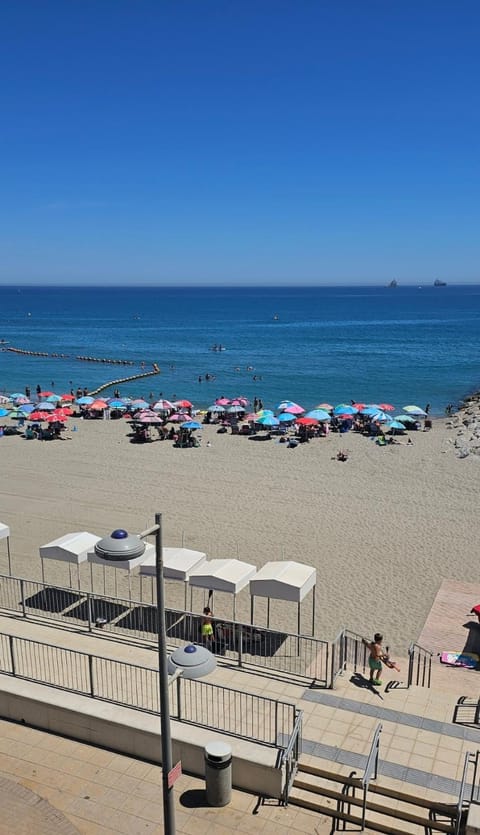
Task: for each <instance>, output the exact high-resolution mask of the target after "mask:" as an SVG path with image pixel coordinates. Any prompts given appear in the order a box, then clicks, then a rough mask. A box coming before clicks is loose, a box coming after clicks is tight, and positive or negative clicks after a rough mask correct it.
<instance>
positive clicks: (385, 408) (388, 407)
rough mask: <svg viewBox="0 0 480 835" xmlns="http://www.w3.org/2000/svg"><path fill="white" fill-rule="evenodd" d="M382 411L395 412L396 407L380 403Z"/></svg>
mask: <svg viewBox="0 0 480 835" xmlns="http://www.w3.org/2000/svg"><path fill="white" fill-rule="evenodd" d="M378 405H379V406H380V408H381V410H382V412H393V410H394V409H395V406H392V404H391V403H379V404H378Z"/></svg>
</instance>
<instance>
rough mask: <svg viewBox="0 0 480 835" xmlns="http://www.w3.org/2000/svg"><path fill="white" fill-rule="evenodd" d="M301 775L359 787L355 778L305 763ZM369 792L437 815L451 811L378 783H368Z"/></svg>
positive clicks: (444, 806) (438, 804)
mask: <svg viewBox="0 0 480 835" xmlns="http://www.w3.org/2000/svg"><path fill="white" fill-rule="evenodd" d="M297 773H303V774H310V775H311V776H313V777H319V778H321V779H323V780H331V781H332V782H335V783H341V784H342V785H344V786H359V785H360V781H359V779H358V778H355V777H347V776H346V775H343V774H337V773H336V772H334V771H329V770H327V769H324V768H319V767H318V766H313V765H308V764H307V763H302V762H299V763H298V772H297ZM369 791H370V792H373V793H374V794H379V795H382V796H384V797H389V798H390V799H391V800H398V801H401V802H403V803H411V804H412V805H414V806H420V807H422V808H424V809H432V811H435V812H438V813H439V814H444V815H448V814H450V813H451V811H452V806H451V804H449V803H441V802H440V801H438V800H428V799H427V798H424V797H417V796H416V795H413V794H408V793H407V792H401V791H397V790H396V789H393V788H390V787H387V786H381V785H379V784H378V783H370V784H369Z"/></svg>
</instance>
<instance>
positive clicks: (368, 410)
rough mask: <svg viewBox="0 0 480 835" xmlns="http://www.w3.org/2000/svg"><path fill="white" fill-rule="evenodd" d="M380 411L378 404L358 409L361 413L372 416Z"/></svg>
mask: <svg viewBox="0 0 480 835" xmlns="http://www.w3.org/2000/svg"><path fill="white" fill-rule="evenodd" d="M379 412H381V409H380V407H379V406H364V407H363V409H360V414H361V415H367V416H368V417H374V416H375V415H378V414H379Z"/></svg>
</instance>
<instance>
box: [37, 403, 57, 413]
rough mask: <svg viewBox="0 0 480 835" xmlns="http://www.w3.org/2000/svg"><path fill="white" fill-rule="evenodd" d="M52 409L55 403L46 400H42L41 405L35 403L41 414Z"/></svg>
mask: <svg viewBox="0 0 480 835" xmlns="http://www.w3.org/2000/svg"><path fill="white" fill-rule="evenodd" d="M54 408H55V403H49V401H48V400H44V401H42V402H41V403H37V409H38V410H39V411H41V412H49V411H53V409H54Z"/></svg>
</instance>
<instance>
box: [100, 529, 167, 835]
mask: <svg viewBox="0 0 480 835" xmlns="http://www.w3.org/2000/svg"><path fill="white" fill-rule="evenodd" d="M151 535H154V536H155V568H156V589H157V629H158V674H159V695H160V729H161V746H162V792H163V822H164V829H165V835H175V806H174V802H173V800H174V796H173V785H172V786H171V787H170V786H169V784H168V777H169V773H170V771H171V770H172V765H173V762H172V736H171V731H170V705H169V692H168V666H167V642H166V629H165V594H164V583H163V549H162V514H161V513H156V514H155V524H154V525H153V526H152V527H151V528H148V529H147V530H146V531H142V533H140V534H138V536H129V535H128V533H127V532H126V531H124V530H116V531H113V533H112V534H111V536H108V537H105V538H104V539H101V540H100V542H98V543H97V544H96V545H95V554H96V556H97V557H98V558H100V559H102V560H105V562H122V561H125V562H127V563H128V562H129V561H133V560H136V561H139V559H140V558H141V556H142V554H143V552H144V551H145V543H143V542H141V543H139V540H140V539H145V537H147V536H151ZM142 546H143V547H142Z"/></svg>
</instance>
